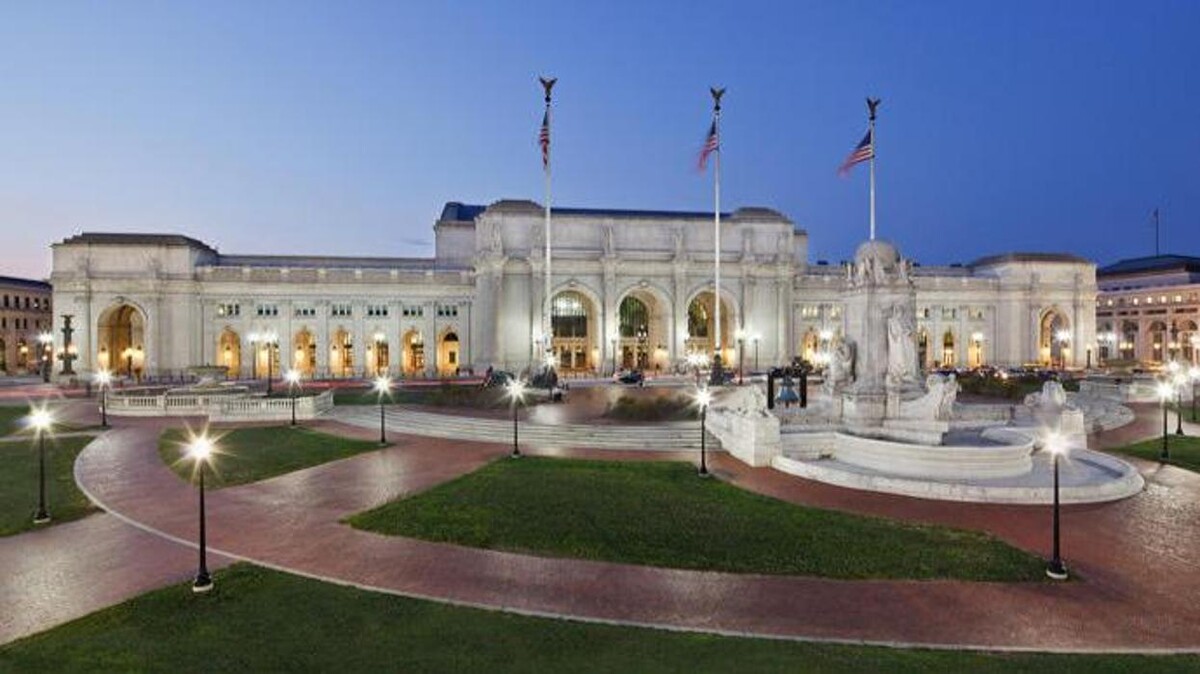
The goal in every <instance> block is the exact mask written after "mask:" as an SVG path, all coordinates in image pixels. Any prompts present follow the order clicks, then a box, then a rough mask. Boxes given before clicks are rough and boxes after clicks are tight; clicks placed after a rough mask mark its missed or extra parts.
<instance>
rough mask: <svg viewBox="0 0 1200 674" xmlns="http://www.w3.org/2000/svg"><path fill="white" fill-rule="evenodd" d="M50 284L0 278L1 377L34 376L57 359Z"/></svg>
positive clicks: (5, 277)
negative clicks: (45, 364) (51, 359)
mask: <svg viewBox="0 0 1200 674" xmlns="http://www.w3.org/2000/svg"><path fill="white" fill-rule="evenodd" d="M50 296H51V293H50V284H49V283H46V282H44V281H33V280H29V279H22V278H11V277H8V276H0V374H4V375H19V374H34V373H37V372H39V371H40V369H39V368H41V367H42V364H43V363H44V362H45V361H46V360H47V359H50V358H53V356H54V345H53V343H52V342H51V338H52V335H51V332H50V330H51V326H52V323H53V312H52V311H51V303H50Z"/></svg>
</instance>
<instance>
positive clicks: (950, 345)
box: [942, 330, 954, 367]
mask: <svg viewBox="0 0 1200 674" xmlns="http://www.w3.org/2000/svg"><path fill="white" fill-rule="evenodd" d="M942 367H954V333H953V332H952V331H950V330H947V331H946V334H944V335H942Z"/></svg>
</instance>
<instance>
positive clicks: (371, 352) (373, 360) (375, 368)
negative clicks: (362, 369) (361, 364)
mask: <svg viewBox="0 0 1200 674" xmlns="http://www.w3.org/2000/svg"><path fill="white" fill-rule="evenodd" d="M390 352H391V349H389V348H388V341H387V335H386V334H384V332H383V331H382V330H377V331H375V333H374V334H372V335H371V341H370V342H369V343H368V344H367V361H366V368H367V371H366V374H367V376H371V377H383V376H386V375H387V373H388V369H389V368H388V358H389V354H390Z"/></svg>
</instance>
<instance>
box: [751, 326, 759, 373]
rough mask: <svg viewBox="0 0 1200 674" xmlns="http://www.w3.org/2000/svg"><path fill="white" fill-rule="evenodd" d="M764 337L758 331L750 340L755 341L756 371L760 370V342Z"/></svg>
mask: <svg viewBox="0 0 1200 674" xmlns="http://www.w3.org/2000/svg"><path fill="white" fill-rule="evenodd" d="M760 339H762V335H760V334H758V333H757V332H756V333H754V334H753V335H751V336H750V341H752V342H754V371H755V372H758V342H759V340H760Z"/></svg>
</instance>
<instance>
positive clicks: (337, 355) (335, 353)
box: [329, 328, 354, 377]
mask: <svg viewBox="0 0 1200 674" xmlns="http://www.w3.org/2000/svg"><path fill="white" fill-rule="evenodd" d="M329 372H330V374H332V375H333V376H334V377H352V376H354V341H353V340H351V339H350V333H349V332H348V331H346V330H345V329H343V328H338V329H337V330H336V331H335V332H334V333H333V341H332V342H331V343H330V345H329Z"/></svg>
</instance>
